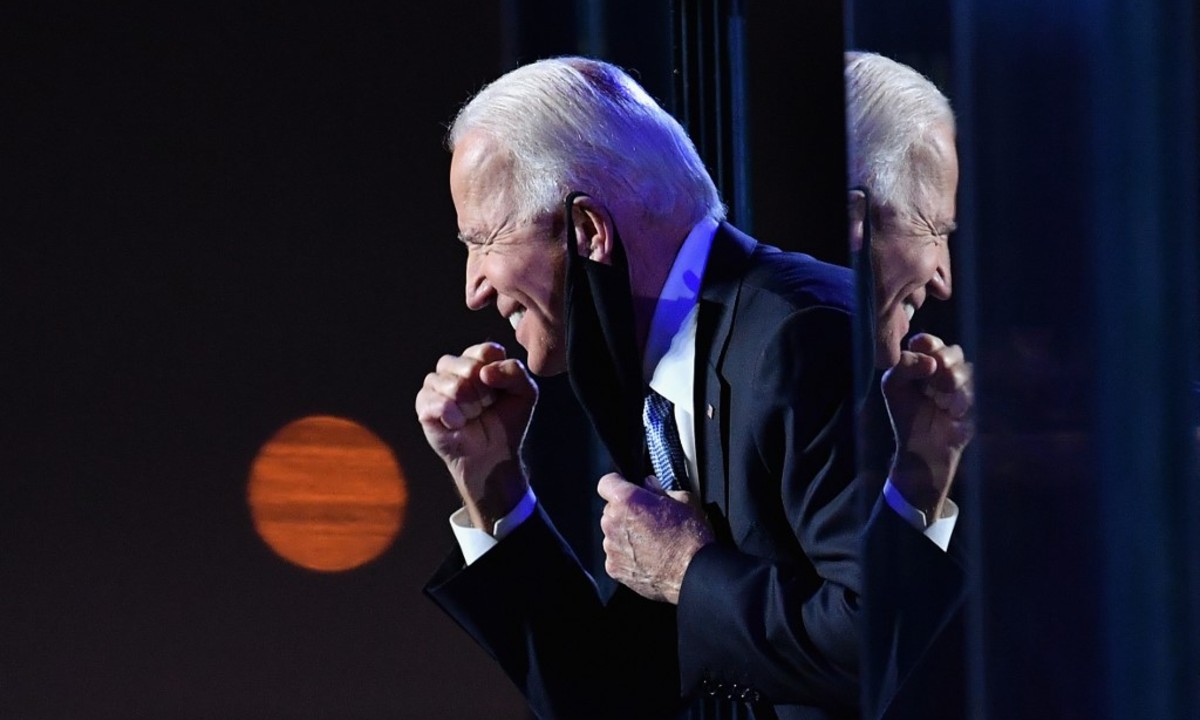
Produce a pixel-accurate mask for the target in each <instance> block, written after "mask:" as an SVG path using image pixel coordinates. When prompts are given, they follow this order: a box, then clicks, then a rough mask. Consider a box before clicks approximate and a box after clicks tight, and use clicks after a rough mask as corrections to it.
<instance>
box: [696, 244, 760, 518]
mask: <svg viewBox="0 0 1200 720" xmlns="http://www.w3.org/2000/svg"><path fill="white" fill-rule="evenodd" d="M756 245H757V243H756V242H755V241H754V239H752V238H750V237H749V236H747V235H744V234H743V233H741V232H739V231H738V230H736V229H735V228H734V227H733V226H731V225H729V224H727V223H722V224H721V226H720V227H719V228H718V229H717V234H716V236H715V237H714V238H713V245H712V250H711V251H710V252H709V255H708V263H707V264H706V266H705V270H704V282H703V283H702V285H701V290H700V303H699V311H698V315H697V320H696V372H695V387H694V389H693V392H694V397H693V407H694V408H695V423H696V425H695V432H696V438H697V440H698V442H697V443H696V454H697V458H696V465H697V467H698V468H699V470H700V478H699V486H700V496H701V500H702V501H703V502H704V503H705V504H706V505H707V504H713V503H715V504H716V505H718V506H719V509H720V512H721V514H722V515H725V514H726V508H728V505H729V490H728V483H727V479H728V477H729V473H728V467H729V462H728V461H729V458H728V456H729V407H728V405H729V387H728V384H727V383H726V382H725V380H724V377H723V373H722V365H723V363H724V359H725V350H726V348H727V347H728V344H729V335H730V331H731V330H732V328H733V319H734V315H735V314H736V309H737V302H738V294H739V293H740V291H741V286H742V278H743V277H744V273H745V267H746V264H747V263H748V262H749V259H750V254H751V253H752V252H753V251H754V247H755V246H756Z"/></svg>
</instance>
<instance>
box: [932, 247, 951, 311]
mask: <svg viewBox="0 0 1200 720" xmlns="http://www.w3.org/2000/svg"><path fill="white" fill-rule="evenodd" d="M953 289H954V288H953V287H952V283H951V279H950V248H949V247H947V246H946V245H945V244H943V245H942V248H941V251H940V252H939V253H938V263H937V268H936V269H935V270H934V272H933V279H932V280H930V281H929V294H930V295H933V296H934V297H935V298H937V299H939V300H949V299H950V293H951V292H953Z"/></svg>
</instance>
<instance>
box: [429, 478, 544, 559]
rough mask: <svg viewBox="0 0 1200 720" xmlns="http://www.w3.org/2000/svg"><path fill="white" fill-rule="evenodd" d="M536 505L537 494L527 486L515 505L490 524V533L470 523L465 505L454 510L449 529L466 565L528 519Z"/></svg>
mask: <svg viewBox="0 0 1200 720" xmlns="http://www.w3.org/2000/svg"><path fill="white" fill-rule="evenodd" d="M536 507H537V496H536V495H534V494H533V488H529V489H528V490H526V491H525V497H523V498H521V501H520V502H518V503H517V506H516V507H514V508H513V509H512V510H510V511H509V513H508V514H507V515H505V516H504V517H502V518H500V519H499V520H497V521H496V523H495V524H494V525H493V526H492V532H491V533H488V532H487V531H485V530H480V529H479V528H477V527H475V526H474V525H472V524H471V518H470V517H469V516H468V515H467V509H466V508H465V507H463V508H459V509H458V510H455V511H454V513H453V514H452V515H451V516H450V529H451V530H453V531H454V539H455V540H457V541H458V547H459V548H460V549H461V550H462V554H463V559H464V560H466V561H467V564H468V565H470V564H471V563H473V562H475V561H476V560H478V559H479V558H480V557H482V556H483V554H484V553H485V552H487V551H488V550H491V549H492V548H494V547H496V544H497V543H499V542H500V541H501V540H503V539H504V538H505V537H507V536H508V534H509V533H511V532H512V531H513V530H516V529H517V527H518V526H520V524H521V523H523V522H525V521H526V520H528V519H529V516H530V515H532V514H533V510H534V508H536Z"/></svg>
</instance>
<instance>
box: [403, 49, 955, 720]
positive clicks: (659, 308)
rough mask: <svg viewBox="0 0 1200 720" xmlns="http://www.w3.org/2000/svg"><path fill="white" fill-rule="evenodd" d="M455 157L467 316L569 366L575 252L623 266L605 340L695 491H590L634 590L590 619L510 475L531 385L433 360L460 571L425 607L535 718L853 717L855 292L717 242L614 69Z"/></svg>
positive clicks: (498, 353) (702, 182) (434, 413)
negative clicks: (618, 304)
mask: <svg viewBox="0 0 1200 720" xmlns="http://www.w3.org/2000/svg"><path fill="white" fill-rule="evenodd" d="M449 144H450V146H451V150H452V152H453V159H452V162H451V171H450V186H451V193H452V195H453V198H454V203H455V207H456V209H457V212H458V224H459V230H460V236H461V239H462V240H463V242H464V243H465V244H466V246H467V253H468V258H467V278H466V282H467V287H466V294H467V304H468V306H470V307H471V308H474V309H479V308H483V307H485V306H487V305H488V304H495V306H496V309H497V310H498V311H499V312H500V313H501V314H502V315H504V316H505V317H506V318H508V319H509V321H510V322H511V323H512V325H513V327H514V329H515V332H516V338H517V341H518V342H519V343H520V344H521V345H522V346H523V347H524V348H525V349H526V350H527V351H528V362H529V367H530V369H531V370H533V371H534V372H535V373H538V374H543V375H549V374H554V373H559V372H562V371H563V370H564V369H565V368H566V366H567V361H568V359H569V358H567V353H566V348H565V340H564V338H565V336H566V327H565V326H566V321H565V314H564V313H565V311H564V293H565V292H566V290H565V279H566V277H567V276H568V275H569V274H570V273H571V272H572V270H571V267H572V265H571V263H572V262H574V260H573V259H571V260H569V259H568V252H569V251H570V250H571V248H569V247H567V246H568V244H570V245H571V246H572V247H573V248H574V249H575V250H576V251H577V252H578V253H579V255H580V256H582V257H583V258H586V259H587V260H589V261H591V262H594V263H598V264H600V265H602V266H608V267H613V266H616V267H620V266H621V264H622V263H624V262H625V261H627V265H628V273H627V274H628V278H627V280H628V283H629V292H630V293H631V295H632V300H633V311H632V318H631V323H630V325H631V327H627V328H625V327H622V326H621V325H620V323H615V325H614V326H615V328H616V330H615V331H613V332H615V333H616V335H618V336H619V335H621V334H622V333H627V334H628V336H629V338H630V342H631V343H632V345H633V346H634V347H636V353H637V357H638V358H640V360H641V363H640V364H641V373H640V375H641V377H638V378H636V379H635V381H636V385H638V386H640V387H643V388H649V389H651V390H653V391H654V392H655V393H657V395H658V396H660V397H661V398H665V400H666V401H669V404H664V403H662V402H660V400H659V399H653V400H647V403H646V413H647V425H648V427H650V428H651V434H652V435H654V436H655V437H658V436H659V435H658V434H659V431H662V434H663V435H665V436H667V439H666V440H664V441H663V442H664V443H665V445H664V446H663V447H668V448H671V449H670V450H669V451H667V450H664V451H663V452H662V453H659V452H657V450H654V448H655V447H658V446H655V445H654V444H653V443H652V453H651V454H652V456H654V458H655V462H656V464H655V467H656V468H660V469H658V470H656V474H657V475H658V476H659V478H660V479H661V478H669V477H671V476H674V477H676V478H677V479H678V480H679V487H680V488H681V489H680V490H676V491H672V492H670V493H669V494H668V493H667V492H664V491H663V490H661V489H657V488H658V486H657V485H656V484H655V482H656V480H655V479H654V478H650V479H648V481H647V483H646V484H644V485H643V484H642V483H640V482H639V483H638V484H633V483H628V482H625V481H624V480H623V479H621V478H620V477H619V476H615V475H609V476H606V477H605V478H603V479H601V481H600V484H599V487H598V490H599V492H600V494H601V495H602V496H603V497H604V498H605V499H606V500H607V502H608V504H607V506H606V509H605V511H604V517H603V518H602V520H601V526H602V528H603V530H604V533H605V541H604V548H605V551H606V554H607V564H606V569H607V570H608V572H609V573H610V574H611V575H612V576H613V577H614V578H615V579H616V580H617V581H618V582H620V583H622V585H623V587H621V588H619V589H618V591H617V594H616V595H615V596H614V597H613V598H612V599H611V601H610V602H608V603H604V602H602V601H601V599H600V598H599V596H598V595H597V593H596V590H595V587H594V585H593V584H592V582H591V579H590V577H588V576H587V574H586V573H584V572H583V570H582V569H581V568H580V566H579V564H578V562H577V561H576V559H575V558H574V556H573V555H572V554H571V552H570V551H569V549H568V548H567V546H566V545H565V543H563V542H562V540H561V538H560V537H559V535H558V533H557V531H556V530H555V529H554V527H553V525H552V523H551V522H550V520H549V518H547V517H546V516H545V514H544V513H543V512H542V511H541V510H540V508H538V507H537V503H536V499H535V498H534V497H533V494H532V493H531V492H530V491H529V489H528V482H527V479H526V477H525V475H524V473H523V471H522V468H521V464H520V461H519V457H518V451H519V448H520V443H521V439H522V436H523V433H524V431H525V428H526V425H527V423H528V420H529V416H530V412H531V410H532V407H533V404H534V402H535V399H536V395H537V391H536V386H535V385H534V383H533V382H532V380H531V379H530V378H529V376H528V375H527V374H526V373H525V370H524V368H523V367H522V366H521V364H520V363H519V362H517V361H515V360H512V359H508V358H506V355H505V351H504V350H503V349H502V348H501V347H500V346H498V345H495V344H490V343H484V344H481V345H475V346H472V347H470V348H467V349H466V350H465V351H464V352H463V354H462V355H460V356H446V357H443V358H442V359H441V360H440V361H439V362H438V365H437V369H436V370H435V372H433V373H431V374H430V375H429V376H428V377H427V378H426V381H425V384H424V387H423V388H422V390H421V391H420V393H419V394H418V396H417V401H416V408H417V413H418V416H419V418H420V420H421V422H422V426H423V428H424V430H425V433H426V437H427V439H428V440H429V442H430V444H431V445H432V446H433V448H434V449H435V450H436V451H437V452H438V453H439V455H440V456H441V457H442V459H443V460H444V461H445V462H446V465H447V467H448V469H449V470H450V472H451V475H452V476H453V478H454V480H455V482H456V484H457V486H458V489H459V491H460V493H461V494H462V496H463V500H464V506H465V507H464V509H463V510H462V511H460V512H459V513H456V515H455V516H454V517H453V518H452V525H453V527H454V531H455V534H456V535H457V537H458V539H459V543H460V548H461V550H462V555H461V556H460V555H459V554H458V553H455V555H454V556H452V557H451V558H450V559H449V560H448V562H447V563H446V565H445V566H443V568H442V570H441V571H439V573H438V575H437V576H436V577H435V578H434V580H433V581H432V582H431V584H430V586H429V588H428V592H429V593H430V595H431V596H432V597H433V598H434V599H435V601H436V602H438V603H439V604H440V605H441V606H442V607H443V608H444V609H445V610H446V611H447V612H448V613H450V614H451V615H452V616H453V617H454V618H455V619H456V620H457V621H458V622H459V623H460V624H461V625H462V626H463V627H464V628H465V629H467V631H468V632H470V633H471V635H472V636H473V637H474V638H475V639H476V640H477V641H478V642H479V643H480V644H481V645H482V646H483V647H484V648H485V649H486V650H487V651H488V652H489V653H490V654H492V655H493V656H494V657H496V658H497V660H498V661H499V662H500V664H501V665H502V666H503V667H504V669H505V670H506V672H507V673H508V674H509V676H510V677H511V678H512V679H513V681H514V682H515V683H516V684H517V685H518V686H519V687H520V688H521V690H522V691H523V692H524V694H525V695H526V697H527V698H528V699H529V701H530V704H531V706H532V707H533V708H534V710H535V711H536V712H537V713H538V715H539V716H541V717H546V718H551V717H555V718H589V717H602V718H637V717H656V718H663V717H672V716H674V714H675V711H676V710H678V709H680V708H682V707H687V708H688V713H689V716H690V717H711V718H715V717H722V718H726V717H728V718H775V717H778V718H829V717H857V702H858V696H859V685H858V679H857V667H858V654H859V640H858V633H857V607H858V597H859V579H860V572H861V571H860V565H859V561H858V552H859V542H860V537H861V521H860V519H859V517H858V510H857V505H858V498H857V497H856V496H855V493H856V490H855V488H856V485H855V484H854V483H853V477H854V458H853V451H852V447H853V445H852V429H853V428H852V426H853V422H852V418H851V417H850V416H851V414H852V403H851V402H850V398H851V378H850V372H849V368H850V366H851V363H850V345H851V340H850V327H849V326H850V316H849V313H848V309H849V307H850V304H851V300H850V298H851V297H852V294H853V283H852V278H851V277H850V275H849V273H848V272H847V271H845V270H843V269H840V268H834V267H831V266H828V265H824V264H822V263H818V262H816V261H814V260H813V259H811V258H808V257H806V256H801V255H793V254H787V253H781V252H779V251H778V250H776V249H774V248H770V247H767V246H765V245H760V244H758V243H756V242H755V241H754V240H753V239H751V238H749V237H747V236H745V235H743V234H741V233H740V232H738V231H737V230H736V229H734V228H733V227H731V226H729V225H727V224H724V223H722V222H721V220H722V218H723V216H724V212H723V208H722V206H721V203H720V200H719V198H718V195H717V192H716V189H715V187H714V186H713V183H712V181H711V179H710V178H709V176H708V174H707V172H706V171H705V169H704V167H703V164H702V163H701V161H700V159H699V158H698V157H697V155H696V152H695V149H694V148H693V146H692V144H691V142H690V140H688V138H687V137H686V134H685V133H684V132H683V130H682V128H681V127H680V126H679V125H678V123H676V122H675V121H674V120H673V119H672V118H670V116H669V115H667V114H666V113H665V112H664V111H663V110H662V109H661V108H659V107H658V106H657V105H656V104H655V103H654V102H653V100H651V99H650V97H649V96H648V95H646V93H645V91H644V90H642V89H641V88H640V87H639V86H637V84H636V83H634V82H633V80H631V79H630V78H629V77H628V76H627V75H625V74H624V73H622V72H620V71H619V70H617V69H616V68H613V67H612V66H609V65H606V64H603V63H598V62H594V61H589V60H584V59H580V58H566V59H558V60H550V61H543V62H539V63H535V64H533V65H529V66H526V67H523V68H519V69H518V70H515V71H513V72H511V73H509V74H508V75H505V76H504V77H502V78H500V79H499V80H497V81H496V82H494V83H493V84H491V85H490V86H488V87H486V88H485V89H484V90H483V91H481V92H480V93H479V95H477V96H476V97H475V98H474V99H473V100H472V101H471V102H470V103H469V104H468V105H467V106H466V107H465V108H464V109H463V111H462V112H461V113H460V115H459V117H458V118H457V120H456V121H455V123H454V126H453V127H452V128H451V131H450V137H449ZM576 191H579V192H583V193H586V195H582V196H577V197H576V198H575V200H574V201H573V203H572V204H571V206H570V209H569V212H564V211H563V210H561V209H560V206H561V204H562V203H563V201H564V199H565V198H567V197H568V196H569V195H570V194H572V193H573V192H576ZM564 231H566V232H564ZM572 231H573V235H572ZM618 232H619V234H618ZM564 235H566V236H567V237H568V238H573V241H572V240H570V239H568V240H567V241H566V242H564ZM620 274H621V275H622V276H623V275H624V274H625V273H624V272H622V273H620ZM570 277H571V278H574V277H575V276H574V275H571V276H570ZM622 279H624V278H622ZM572 297H574V296H572ZM610 319H611V318H610ZM572 323H573V324H572V326H571V332H572V337H574V336H575V335H574V334H575V333H577V332H578V331H580V327H579V326H578V324H576V323H575V321H574V320H573V321H572ZM609 330H612V327H609ZM931 352H933V351H931ZM578 359H579V358H575V357H572V358H570V360H571V361H572V372H573V373H575V368H576V365H575V364H574V362H575V361H576V360H578ZM587 359H590V358H587ZM597 362H599V360H597ZM576 379H578V378H576ZM611 390H612V392H613V393H616V392H617V391H618V388H617V387H613V388H612V389H611ZM651 398H654V396H651ZM637 402H638V404H639V405H640V403H641V398H637ZM653 408H657V409H656V410H652V409H653ZM652 411H653V412H654V413H657V412H664V413H665V414H664V415H663V416H661V417H660V418H659V419H658V420H655V419H654V417H655V416H654V415H652V414H651V413H652ZM663 418H665V420H663ZM671 430H674V431H677V434H678V438H677V444H676V441H675V440H672V439H671V438H670V437H669V436H671V435H672V434H673V433H672V432H671ZM672 456H675V460H674V462H672V461H671V458H672ZM663 458H666V459H665V460H664V459H663ZM639 480H640V478H639ZM544 481H546V482H553V481H554V479H553V478H548V479H545V480H544ZM635 593H636V594H635Z"/></svg>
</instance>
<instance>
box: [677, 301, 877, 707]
mask: <svg viewBox="0 0 1200 720" xmlns="http://www.w3.org/2000/svg"><path fill="white" fill-rule="evenodd" d="M850 323H851V318H850V316H849V314H848V313H846V312H845V311H842V310H840V309H834V308H827V307H816V308H809V309H806V310H801V311H796V312H794V313H793V314H791V315H790V316H788V317H786V318H785V319H784V320H782V321H781V322H780V323H778V324H777V326H776V328H775V330H774V332H770V331H768V333H767V337H768V339H767V340H766V341H765V342H764V343H763V344H762V345H761V350H760V352H759V353H758V355H757V359H756V361H755V363H754V365H755V367H754V368H753V374H752V375H751V376H750V377H752V378H753V379H752V380H751V381H749V382H743V383H742V384H741V385H739V386H735V387H733V388H732V390H731V393H732V397H731V400H730V404H731V405H733V406H734V407H735V409H736V408H741V409H740V410H736V412H735V419H734V422H735V423H736V425H735V427H733V428H732V430H731V433H750V434H751V435H750V437H748V438H746V442H745V443H743V445H744V446H745V449H743V450H741V451H740V452H741V454H742V455H743V456H736V455H737V454H738V452H739V451H737V450H735V451H734V453H735V457H731V458H730V459H729V470H728V472H729V479H728V482H729V484H730V485H731V486H734V485H737V484H738V483H753V484H754V487H755V488H756V490H755V492H756V493H769V494H771V497H769V498H768V499H767V500H768V501H769V503H771V504H772V505H773V506H774V507H778V508H779V510H778V512H780V513H782V514H783V515H784V516H785V518H786V519H785V523H786V527H784V528H783V530H782V531H781V532H780V533H779V534H780V535H788V534H790V537H783V538H780V539H778V542H781V543H783V544H788V545H790V546H792V547H796V546H798V548H799V551H798V552H796V553H794V557H795V559H792V560H779V559H768V558H763V557H757V556H754V555H751V554H748V553H746V552H742V551H740V550H738V549H737V548H735V547H734V546H732V545H730V544H726V543H714V544H711V545H708V546H706V547H705V548H703V549H702V550H701V551H700V552H699V553H697V555H696V556H695V558H693V560H692V562H691V564H690V565H689V567H688V570H687V573H686V575H685V576H684V580H683V586H682V589H681V592H680V600H679V610H678V611H679V655H680V666H681V682H682V684H683V690H684V692H690V691H692V690H694V689H695V688H696V687H697V686H707V689H709V690H712V689H713V688H717V689H718V690H723V691H725V692H726V693H727V694H729V690H730V688H732V690H733V693H732V694H733V695H740V696H741V697H742V698H743V699H748V700H751V701H754V700H761V701H765V702H768V703H771V704H792V703H797V704H806V705H818V706H822V707H825V708H827V709H828V710H829V711H831V712H833V713H836V714H851V713H853V712H854V711H855V708H857V706H858V695H859V685H858V666H859V662H858V654H859V637H860V636H859V632H858V627H857V624H858V612H859V595H860V592H861V553H860V550H861V548H860V543H861V540H862V527H863V520H864V517H863V516H864V514H865V513H864V508H863V506H862V502H863V501H862V499H861V498H860V497H859V493H858V490H857V487H858V486H857V484H856V483H855V481H854V473H855V462H854V460H855V458H854V418H853V400H852V397H853V394H852V387H851V385H852V377H851V370H850V367H851V363H850V349H851V339H850V338H851V335H850ZM739 393H740V395H739ZM747 396H748V397H747ZM746 408H752V409H751V410H747V409H746ZM737 442H738V441H737V440H736V439H734V440H731V444H733V445H737ZM739 474H744V475H746V476H745V477H742V476H740V475H739ZM732 510H733V511H734V512H736V509H732Z"/></svg>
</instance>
